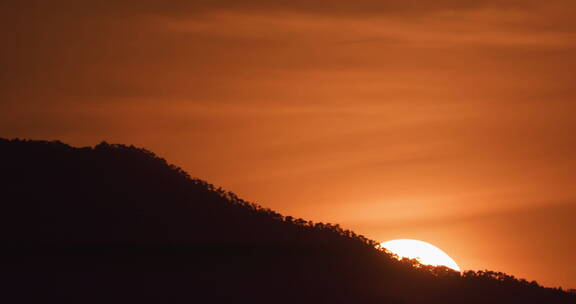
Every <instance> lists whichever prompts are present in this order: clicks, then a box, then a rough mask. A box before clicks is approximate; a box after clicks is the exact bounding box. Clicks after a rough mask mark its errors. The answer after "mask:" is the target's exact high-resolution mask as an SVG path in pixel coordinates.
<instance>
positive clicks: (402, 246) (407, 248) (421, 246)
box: [380, 239, 460, 271]
mask: <svg viewBox="0 0 576 304" xmlns="http://www.w3.org/2000/svg"><path fill="white" fill-rule="evenodd" d="M380 246H382V248H385V249H386V250H388V251H390V252H392V253H394V254H396V255H398V256H399V257H400V258H409V259H417V260H418V261H419V262H420V263H422V264H425V265H432V266H446V267H448V268H451V269H454V270H456V271H460V267H458V264H456V262H455V261H454V260H453V259H452V258H451V257H450V256H448V255H447V254H446V253H445V252H444V251H442V250H441V249H440V248H438V247H436V246H434V245H431V244H428V243H426V242H422V241H418V240H408V239H400V240H392V241H387V242H383V243H381V244H380Z"/></svg>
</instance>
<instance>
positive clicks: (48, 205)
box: [0, 139, 574, 303]
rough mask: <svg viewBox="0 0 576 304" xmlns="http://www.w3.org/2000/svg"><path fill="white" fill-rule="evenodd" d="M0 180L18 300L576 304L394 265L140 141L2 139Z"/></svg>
mask: <svg viewBox="0 0 576 304" xmlns="http://www.w3.org/2000/svg"><path fill="white" fill-rule="evenodd" d="M0 184H1V185H2V191H1V196H2V199H1V203H0V242H1V244H3V246H2V247H3V248H5V249H4V250H3V251H2V255H3V259H2V262H1V263H2V265H0V267H1V270H0V276H1V279H2V280H3V282H2V283H3V286H5V287H6V289H7V291H8V292H6V293H3V296H5V297H7V298H9V299H10V300H11V301H17V300H22V301H27V300H30V299H47V298H66V297H67V298H71V299H73V300H75V301H77V302H87V301H91V300H94V301H98V300H97V299H100V301H101V300H105V301H107V302H125V301H128V302H160V301H162V302H176V301H178V302H180V301H188V302H189V301H195V302H206V303H220V302H228V301H240V302H242V303H243V302H252V303H296V302H304V303H309V302H320V303H328V302H330V303H350V302H358V303H423V302H429V301H433V302H445V303H451V302H453V303H461V302H469V303H487V302H507V303H530V302H534V303H542V302H546V303H572V301H574V297H573V296H571V295H569V294H568V293H565V292H563V291H561V290H555V289H545V288H542V287H540V286H538V285H537V284H536V283H529V282H526V281H521V280H516V279H515V278H513V277H511V276H507V275H505V274H501V273H492V272H468V273H465V274H464V275H460V274H458V273H456V272H453V271H450V270H448V269H445V268H433V267H423V266H421V265H417V264H415V262H414V261H397V260H396V259H394V258H393V257H392V256H390V255H388V254H386V253H384V252H382V251H380V250H378V249H376V248H375V245H376V243H375V242H373V241H371V240H368V239H366V238H364V237H362V236H359V235H356V234H355V233H353V232H351V231H347V230H343V229H341V228H340V227H338V226H337V225H330V224H323V223H312V222H308V221H305V220H302V219H295V218H292V217H285V216H282V215H280V214H278V213H275V212H273V211H271V210H268V209H265V208H262V207H260V206H257V205H255V204H252V203H249V202H246V201H243V200H242V199H240V198H238V197H236V196H235V195H234V194H233V193H230V192H226V191H224V190H222V189H219V188H216V187H214V186H213V185H210V184H208V183H206V182H204V181H201V180H198V179H193V178H190V177H189V176H188V174H186V173H185V172H183V171H182V170H181V169H179V168H177V167H174V166H172V165H169V164H168V163H166V161H164V160H163V159H161V158H158V157H156V156H155V155H154V154H153V153H151V152H148V151H146V150H143V149H138V148H135V147H132V146H123V145H109V144H106V143H102V144H99V145H97V146H95V147H85V148H73V147H70V146H68V145H65V144H63V143H60V142H45V141H24V140H5V139H0ZM0 297H2V295H0Z"/></svg>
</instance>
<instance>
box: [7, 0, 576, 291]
mask: <svg viewBox="0 0 576 304" xmlns="http://www.w3.org/2000/svg"><path fill="white" fill-rule="evenodd" d="M575 12H576V3H574V1H570V0H565V1H564V0H548V1H536V0H522V1H520V0H518V1H516V0H469V1H457V0H436V1H428V0H420V1H418V0H402V1H397V0H378V1H377V0H356V1H344V0H332V1H328V0H321V1H320V0H319V1H305V0H290V1H289V0H275V1H264V0H186V1H185V0H172V1H168V0H138V1H136V0H133V1H130V0H114V1H113V0H101V1H76V0H52V1H43V0H29V1H20V0H4V1H0V37H2V38H0V39H2V47H1V48H0V67H1V68H0V136H2V137H8V138H13V137H19V138H31V139H46V140H61V141H63V142H66V143H69V144H72V145H77V146H85V145H94V144H97V143H99V142H100V141H102V140H106V141H108V142H111V143H124V144H133V145H136V146H140V147H144V148H146V149H149V150H151V151H154V152H155V153H156V154H158V155H159V156H161V157H164V158H166V159H167V160H168V161H169V162H171V163H173V164H176V165H178V166H180V167H182V168H183V169H184V170H186V171H187V172H189V173H190V174H191V175H192V176H194V177H198V178H201V179H204V180H207V181H208V182H210V183H213V184H216V185H220V186H222V187H224V188H225V189H227V190H230V191H233V192H235V193H236V194H238V195H239V196H240V197H242V198H244V199H247V200H250V201H253V202H257V203H259V204H261V205H263V206H266V207H269V208H272V209H274V210H276V211H279V212H281V213H283V214H285V215H292V216H296V217H302V218H306V219H310V220H314V221H323V222H331V223H339V224H341V225H342V226H343V227H345V228H349V229H352V230H354V231H356V232H358V233H360V234H363V235H365V236H367V237H368V238H370V239H373V240H376V241H386V240H390V239H398V238H412V239H419V240H423V241H426V242H429V243H432V244H434V245H436V246H438V247H439V248H441V249H442V250H444V251H445V252H446V253H448V254H449V255H450V256H451V257H452V258H453V259H454V260H456V262H458V264H459V265H460V267H461V268H462V269H473V270H479V269H491V270H496V271H503V272H506V273H509V274H512V275H515V276H517V277H521V278H526V279H528V280H536V281H538V282H539V283H541V284H543V285H545V286H551V287H557V286H562V287H564V288H576V264H575V263H574V261H573V259H574V258H575V257H576V256H575V254H574V252H575V250H576V237H575V235H576V191H575V187H574V180H576V153H575V152H576V132H574V131H575V130H576V119H574V112H575V111H576V86H574V85H573V83H574V79H576V78H575V76H576V59H575V58H576V57H575V56H574V54H575V51H576V20H575V19H574V18H573V16H574V13H575Z"/></svg>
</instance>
